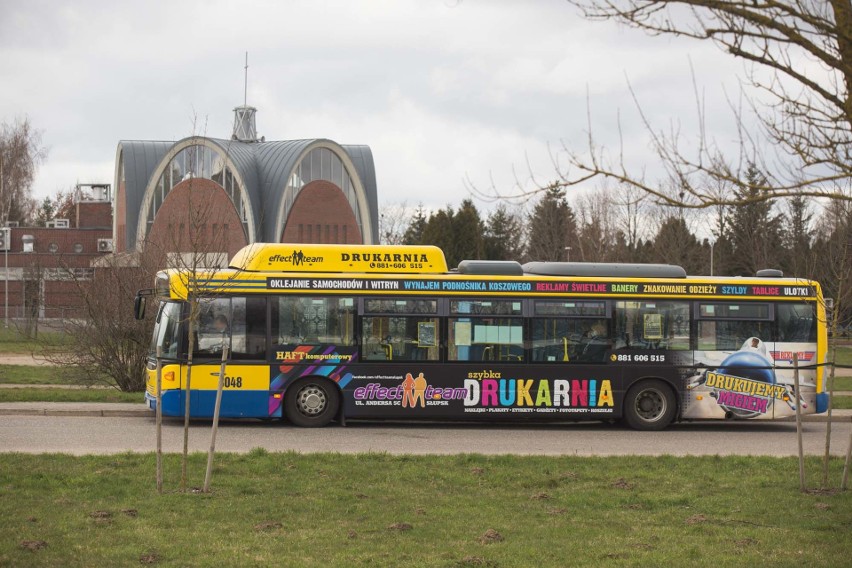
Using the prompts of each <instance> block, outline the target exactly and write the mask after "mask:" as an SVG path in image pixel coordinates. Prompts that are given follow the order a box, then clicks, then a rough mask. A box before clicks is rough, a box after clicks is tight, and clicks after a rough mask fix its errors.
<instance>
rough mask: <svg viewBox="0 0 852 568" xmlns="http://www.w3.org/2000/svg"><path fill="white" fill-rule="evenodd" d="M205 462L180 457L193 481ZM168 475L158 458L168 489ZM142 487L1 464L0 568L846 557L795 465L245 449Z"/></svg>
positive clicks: (36, 461)
mask: <svg viewBox="0 0 852 568" xmlns="http://www.w3.org/2000/svg"><path fill="white" fill-rule="evenodd" d="M204 459H205V458H204V456H202V455H194V456H192V463H191V469H190V471H191V472H192V473H193V474H194V475H195V477H200V476H201V475H202V474H203V471H204ZM818 463H819V462H818V461H817V460H816V459H813V460H810V461H809V462H808V469H809V472H811V475H812V478H813V477H814V476H816V472H817V469H818ZM841 465H842V464H841V462H840V460H835V461H833V462H832V475H833V476H834V478H836V477H837V476H838V475H839V470H840V468H841ZM178 471H179V465H178V461H177V456H173V455H169V456H167V459H166V473H167V481H166V483H167V487H168V488H169V489H170V490H173V488H174V487H175V486H176V484H177V475H178ZM153 472H154V458H153V456H152V455H150V454H145V455H140V454H125V455H120V456H85V457H70V456H60V455H50V456H29V455H5V456H4V457H3V460H2V462H0V529H2V530H0V565H14V566H22V565H26V566H133V565H139V564H140V562H141V563H143V564H156V565H159V566H221V565H230V566H243V565H252V566H272V565H283V566H323V567H324V566H367V565H369V566H435V567H452V566H500V567H509V566H539V567H547V566H568V565H570V566H601V565H622V566H628V565H631V566H633V565H641V566H655V565H684V564H689V565H693V566H714V567H715V566H727V565H730V566H747V565H768V564H771V565H781V566H796V565H808V566H837V565H839V564H842V563H843V562H845V560H844V559H848V558H849V554H850V543H849V541H848V539H847V538H846V537H844V536H843V535H848V532H849V529H850V519H852V496H850V494H849V493H843V494H804V495H803V494H800V493H799V492H798V491H797V483H798V480H797V476H796V475H795V472H796V462H795V460H793V459H774V458H744V457H729V458H719V457H700V458H698V457H696V458H672V457H662V458H651V457H647V458H645V457H643V458H638V457H622V458H605V459H604V458H575V457H559V458H551V457H524V458H519V457H507V456H502V457H484V456H477V455H466V456H451V457H435V456H418V457H412V456H388V455H383V454H366V455H358V456H346V455H337V454H314V455H298V454H292V453H285V454H268V453H266V452H265V451H262V450H255V451H253V452H251V453H250V454H249V455H248V456H236V455H222V456H220V457H219V458H218V461H217V466H216V469H215V477H214V493H213V494H212V495H201V494H191V493H190V494H179V493H173V492H172V493H168V492H167V493H166V494H164V495H157V494H156V492H155V491H154V488H153ZM193 482H194V483H200V479H194V480H193ZM225 559H227V560H225Z"/></svg>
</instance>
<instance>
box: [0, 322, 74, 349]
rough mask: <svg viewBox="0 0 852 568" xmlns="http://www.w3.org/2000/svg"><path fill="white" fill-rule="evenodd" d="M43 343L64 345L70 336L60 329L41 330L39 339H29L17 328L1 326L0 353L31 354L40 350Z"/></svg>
mask: <svg viewBox="0 0 852 568" xmlns="http://www.w3.org/2000/svg"><path fill="white" fill-rule="evenodd" d="M43 343H48V344H50V345H63V344H67V343H68V337H67V336H66V335H65V334H64V333H61V332H58V331H42V332H39V335H38V339H37V340H35V339H28V338H26V337H24V336H23V335H21V334H20V333H19V332H18V331H17V330H15V329H3V328H2V327H0V353H7V354H10V355H29V354H31V353H37V352H40V351H41V350H42V348H43Z"/></svg>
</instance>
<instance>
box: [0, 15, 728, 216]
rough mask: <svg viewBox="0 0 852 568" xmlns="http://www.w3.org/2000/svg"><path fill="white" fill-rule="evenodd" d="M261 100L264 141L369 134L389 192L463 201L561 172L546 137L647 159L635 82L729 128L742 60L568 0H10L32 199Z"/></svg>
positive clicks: (6, 35)
mask: <svg viewBox="0 0 852 568" xmlns="http://www.w3.org/2000/svg"><path fill="white" fill-rule="evenodd" d="M245 51H248V52H249V81H248V103H249V104H250V105H253V106H256V107H257V108H258V116H257V125H258V131H259V134H262V135H264V136H266V139H267V140H284V139H295V138H312V137H321V138H330V139H332V140H335V141H337V142H340V143H347V144H367V145H369V146H370V147H371V148H372V150H373V154H374V157H375V162H376V169H377V175H378V183H379V198H380V202H400V201H403V200H407V201H408V202H409V203H410V204H411V203H417V202H423V203H425V204H426V205H427V206H428V207H440V206H443V205H444V204H446V203H458V202H459V201H460V200H461V199H462V198H463V197H464V196H465V195H466V186H465V182H464V180H465V178H466V177H469V178H470V180H472V182H473V183H474V184H476V185H477V186H482V187H484V186H487V185H489V184H490V183H491V180H493V182H494V184H495V186H496V187H497V188H498V189H499V190H501V191H506V192H508V191H511V190H512V187H513V185H514V184H515V181H516V178H519V179H520V181H521V182H522V183H529V180H528V179H527V178H528V171H527V162H529V164H531V166H532V169H533V170H534V172H535V173H536V175H537V176H538V177H539V179H540V180H542V181H546V180H548V179H550V178H552V177H553V167H552V165H551V158H550V153H549V151H548V148H549V147H550V148H554V147H558V146H560V145H561V144H562V142H563V141H564V142H565V143H567V144H569V145H571V146H574V147H582V144H583V140H584V136H585V134H584V132H585V130H586V119H587V117H586V114H587V105H586V95H587V92H588V94H589V97H590V100H591V117H592V122H593V126H594V128H595V132H596V135H597V136H598V137H599V138H600V139H601V140H602V141H604V142H608V143H610V144H617V140H618V136H617V129H616V125H617V120H618V117H619V116H620V117H621V121H622V131H623V134H624V136H625V150H626V152H627V153H628V154H629V155H630V156H631V157H632V159H633V160H634V163H636V164H639V165H645V164H646V163H647V166H648V167H649V168H650V169H651V171H653V165H652V164H651V156H650V154H649V152H648V145H647V137H646V135H645V133H644V132H643V130H642V128H641V125H640V124H639V120H638V115H637V113H636V111H635V106H634V103H633V102H632V100H631V96H630V92H629V89H628V79H629V81H630V83H631V84H632V86H633V89H634V91H635V92H636V94H637V96H638V98H639V100H640V102H641V103H642V105H643V108H644V111H645V112H646V114H647V115H648V117H649V118H650V119H651V121H652V122H653V123H654V124H655V126H656V127H658V128H661V129H662V128H668V127H669V125H670V123H671V121H673V120H677V121H679V122H680V126H681V129H682V130H683V131H684V132H685V133H686V134H687V135H690V133H691V132H694V131H695V116H696V113H695V106H696V105H695V98H694V95H693V83H692V76H691V75H690V65H691V66H692V67H693V68H694V69H695V71H696V77H697V83H698V86H699V90H700V91H701V93H702V96H703V97H704V99H705V102H706V109H707V111H708V114H709V116H711V117H713V120H711V121H710V126H711V135H713V136H715V137H716V138H717V139H718V140H719V141H720V142H721V143H723V144H724V143H726V142H728V141H731V140H733V136H734V132H733V129H732V127H731V126H730V125H729V124H728V122H729V120H728V119H729V117H730V112H729V111H728V107H727V102H726V101H725V92H726V91H727V92H728V93H736V92H737V89H738V81H737V75H738V74H741V72H742V68H741V64H739V63H738V62H735V61H733V60H732V59H731V58H729V57H727V56H725V55H724V54H722V53H721V52H719V51H718V50H717V49H716V48H715V47H713V46H712V45H709V44H704V43H699V42H690V41H686V40H672V39H669V38H650V37H646V36H644V35H643V34H642V33H640V32H637V31H633V30H628V29H625V28H622V27H619V26H616V25H615V24H610V23H591V22H587V21H584V20H583V19H582V18H580V16H579V15H578V13H577V12H576V10H575V9H573V8H572V7H570V6H569V5H567V4H566V3H565V2H563V1H562V0H535V1H533V0H525V1H522V0H516V1H509V0H505V1H504V0H487V1H486V0H464V1H461V2H460V1H456V0H393V1H391V0H340V1H332V0H328V1H320V0H311V1H297V0H287V1H268V2H261V1H244V2H237V1H210V0H207V1H199V2H191V1H182V0H170V1H162V0H150V1H145V2H140V1H136V2H115V1H96V0H91V1H89V0H81V1H76V2H61V1H53V2H50V1H39V0H20V1H13V0H0V121H5V122H11V121H12V120H13V119H14V118H15V117H16V116H22V115H27V116H29V118H30V119H31V121H32V123H33V124H34V125H35V126H36V127H37V128H39V129H41V130H43V133H44V134H43V141H44V144H45V145H46V146H47V147H48V148H49V156H48V159H47V161H46V163H45V164H44V165H43V166H42V168H41V170H40V172H39V175H38V178H37V180H36V183H35V187H34V192H35V194H36V195H37V196H44V195H49V194H52V193H55V192H56V191H57V190H60V189H67V188H69V187H71V186H73V185H74V184H75V183H76V182H78V181H79V182H90V181H91V182H112V181H113V175H114V162H115V149H116V144H117V142H118V141H119V140H123V139H159V140H179V139H181V138H184V137H186V136H189V135H191V134H193V133H202V134H206V135H208V136H213V137H223V138H227V137H229V136H230V132H231V127H232V109H233V107H234V106H236V105H238V104H242V100H243V59H244V53H245Z"/></svg>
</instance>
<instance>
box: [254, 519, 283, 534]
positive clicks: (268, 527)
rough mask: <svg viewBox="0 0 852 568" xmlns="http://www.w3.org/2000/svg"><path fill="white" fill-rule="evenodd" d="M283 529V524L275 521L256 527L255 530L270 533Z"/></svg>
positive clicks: (259, 524)
mask: <svg viewBox="0 0 852 568" xmlns="http://www.w3.org/2000/svg"><path fill="white" fill-rule="evenodd" d="M280 528H281V523H278V522H275V521H265V522H262V523H258V524H256V525H254V530H256V531H259V532H269V531H274V530H278V529H280Z"/></svg>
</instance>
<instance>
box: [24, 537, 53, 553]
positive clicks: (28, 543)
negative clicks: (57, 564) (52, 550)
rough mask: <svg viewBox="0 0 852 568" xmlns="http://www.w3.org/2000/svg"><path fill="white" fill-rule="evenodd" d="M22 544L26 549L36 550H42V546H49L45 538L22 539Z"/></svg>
mask: <svg viewBox="0 0 852 568" xmlns="http://www.w3.org/2000/svg"><path fill="white" fill-rule="evenodd" d="M20 546H21V548H23V549H24V550H29V551H32V552H35V551H37V550H41V549H42V548H47V543H46V542H44V541H43V540H22V541H21V545H20Z"/></svg>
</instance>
